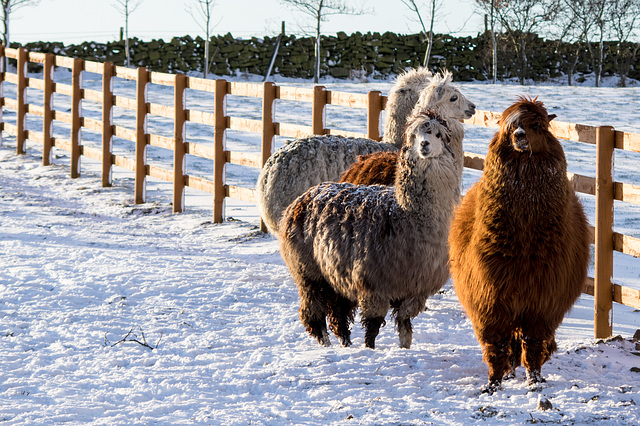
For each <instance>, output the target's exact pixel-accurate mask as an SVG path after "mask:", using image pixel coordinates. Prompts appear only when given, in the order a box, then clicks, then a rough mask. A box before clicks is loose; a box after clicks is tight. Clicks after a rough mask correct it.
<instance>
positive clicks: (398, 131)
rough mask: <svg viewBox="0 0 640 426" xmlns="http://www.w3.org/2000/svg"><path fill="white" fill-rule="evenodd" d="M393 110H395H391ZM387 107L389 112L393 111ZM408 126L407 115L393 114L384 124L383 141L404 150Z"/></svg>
mask: <svg viewBox="0 0 640 426" xmlns="http://www.w3.org/2000/svg"><path fill="white" fill-rule="evenodd" d="M391 109H393V108H391ZM391 109H390V107H389V106H387V110H388V111H389V110H391ZM406 126H407V115H406V114H399V113H391V114H389V115H388V116H387V119H386V120H385V123H384V135H383V141H384V142H387V143H392V144H394V145H395V146H396V147H398V149H399V148H402V144H403V142H404V129H405V127H406Z"/></svg>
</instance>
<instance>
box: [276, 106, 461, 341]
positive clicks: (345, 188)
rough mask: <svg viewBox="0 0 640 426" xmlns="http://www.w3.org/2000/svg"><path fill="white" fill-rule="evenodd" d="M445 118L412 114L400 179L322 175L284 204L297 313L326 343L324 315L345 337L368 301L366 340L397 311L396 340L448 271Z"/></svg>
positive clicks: (404, 337) (454, 188)
mask: <svg viewBox="0 0 640 426" xmlns="http://www.w3.org/2000/svg"><path fill="white" fill-rule="evenodd" d="M450 138H451V133H450V131H449V128H448V127H447V124H446V122H445V121H444V120H443V119H441V118H440V116H438V115H437V113H435V112H433V111H425V112H424V113H423V114H420V115H417V116H416V117H415V118H414V120H413V121H412V122H411V123H409V125H408V126H407V130H406V140H405V144H404V146H403V147H402V150H401V154H400V158H399V160H398V167H397V171H396V175H397V176H396V181H395V185H394V187H386V186H381V185H371V186H366V185H359V186H357V185H353V184H350V183H334V182H326V183H323V184H320V185H317V186H314V187H312V188H310V189H309V190H307V192H305V193H304V194H302V195H301V196H299V197H298V198H297V199H296V200H295V201H294V202H293V203H292V204H291V205H290V206H289V207H288V208H287V210H286V211H285V213H284V215H283V218H282V221H281V223H280V229H281V230H282V232H281V234H280V235H279V238H280V253H281V255H282V258H283V259H284V261H285V263H286V264H287V267H288V268H289V271H290V272H291V275H292V276H293V279H294V281H295V282H296V285H297V286H298V291H299V293H300V319H301V321H302V323H303V324H304V326H305V327H306V329H307V331H308V332H309V334H311V336H313V337H315V338H316V339H318V342H319V343H320V344H322V345H325V346H328V345H329V344H330V341H329V335H328V333H327V318H328V319H329V324H330V327H331V329H332V330H333V332H334V333H335V335H336V336H337V337H338V338H339V339H340V341H341V342H342V344H343V345H344V346H349V345H350V344H351V338H350V335H351V334H350V329H349V326H350V323H351V322H352V321H353V314H354V311H355V309H356V307H360V309H361V310H362V322H363V324H364V327H365V345H366V346H367V347H370V348H374V347H375V339H376V336H377V335H378V332H379V330H380V327H381V326H382V324H383V323H384V318H385V315H386V314H387V312H388V311H389V309H390V308H391V309H392V310H393V313H392V314H393V316H394V317H395V322H396V326H397V328H398V334H399V336H400V346H401V347H403V348H409V347H410V346H411V339H412V331H411V330H412V328H411V319H412V318H414V317H415V316H417V315H418V314H419V313H420V312H422V311H424V308H425V303H426V300H427V298H428V297H429V296H431V295H432V294H434V293H435V292H437V291H438V290H439V289H440V288H441V287H442V286H443V285H444V283H445V282H446V281H447V280H448V279H449V268H448V264H447V262H448V247H447V237H448V234H449V224H450V221H451V214H452V213H453V209H454V207H455V206H456V205H457V203H458V201H459V200H460V176H459V174H458V169H457V164H456V161H455V156H454V154H453V151H452V150H451V147H450V146H449V142H450Z"/></svg>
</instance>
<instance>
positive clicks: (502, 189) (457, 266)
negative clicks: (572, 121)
mask: <svg viewBox="0 0 640 426" xmlns="http://www.w3.org/2000/svg"><path fill="white" fill-rule="evenodd" d="M553 118H555V115H548V113H547V110H546V109H545V108H544V105H543V103H542V102H540V101H538V100H537V98H534V99H530V98H525V97H520V98H518V102H516V103H515V104H513V105H511V106H510V107H508V108H507V109H506V110H505V111H504V113H503V114H502V118H501V119H500V121H499V124H500V129H499V130H498V132H497V133H496V135H495V136H494V137H493V139H492V141H491V144H490V145H489V152H488V154H487V158H486V162H485V166H484V172H483V175H482V178H481V179H480V180H479V181H478V182H477V183H476V184H475V185H474V186H473V187H472V188H471V189H469V191H468V192H467V194H466V195H465V196H464V197H463V199H462V201H461V203H460V206H459V207H458V208H457V209H456V211H455V213H454V219H453V222H452V225H451V231H450V235H449V245H450V259H451V272H452V275H453V281H454V288H455V291H456V294H457V295H458V298H459V299H460V302H461V304H462V306H463V307H464V309H465V311H466V313H467V315H468V316H469V319H470V320H471V323H472V324H473V327H474V330H475V334H476V337H477V338H478V341H479V343H480V345H481V347H482V349H483V358H484V361H485V362H486V363H487V364H488V367H489V382H488V384H487V385H485V386H484V387H483V389H482V390H483V392H488V393H493V392H495V391H496V390H497V389H499V388H500V385H501V383H502V380H503V377H504V376H505V375H506V376H507V378H509V377H515V370H516V368H517V367H518V366H520V364H521V363H522V364H523V365H524V366H525V368H526V372H527V382H528V384H529V385H530V386H536V385H537V384H538V383H540V382H542V381H543V379H542V375H541V367H542V365H543V364H544V363H545V362H546V361H547V360H549V358H550V356H551V354H552V353H553V352H554V351H555V350H556V342H555V330H556V329H557V327H558V326H559V325H560V323H561V322H562V319H563V318H564V315H565V314H566V312H567V311H568V310H569V309H570V308H571V306H572V305H573V303H574V302H575V300H576V299H577V298H578V296H579V295H580V293H581V291H582V288H583V285H584V281H585V279H586V276H587V265H588V261H589V229H588V226H587V220H586V218H585V215H584V212H583V210H582V206H581V204H580V202H579V200H578V198H577V197H576V195H575V193H574V191H573V189H572V186H571V184H570V182H569V180H568V179H567V163H566V159H565V156H564V152H563V150H562V146H561V145H560V143H559V142H558V140H557V139H556V138H555V137H554V136H553V135H552V134H551V133H550V132H549V122H550V121H551V120H552V119H553Z"/></svg>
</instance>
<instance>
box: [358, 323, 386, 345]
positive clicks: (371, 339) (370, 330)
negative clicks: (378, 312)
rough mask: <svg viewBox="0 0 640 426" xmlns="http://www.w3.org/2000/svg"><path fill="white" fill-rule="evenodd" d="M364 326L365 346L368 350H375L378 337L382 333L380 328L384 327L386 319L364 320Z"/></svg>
mask: <svg viewBox="0 0 640 426" xmlns="http://www.w3.org/2000/svg"><path fill="white" fill-rule="evenodd" d="M362 325H364V345H365V346H366V347H367V348H371V349H375V347H376V337H377V336H378V333H379V332H380V327H381V326H383V325H384V317H373V318H366V317H365V318H363V319H362Z"/></svg>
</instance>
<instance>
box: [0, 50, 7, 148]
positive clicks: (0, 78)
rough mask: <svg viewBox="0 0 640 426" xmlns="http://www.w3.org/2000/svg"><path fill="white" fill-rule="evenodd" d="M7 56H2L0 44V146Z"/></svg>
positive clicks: (2, 128) (0, 143)
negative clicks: (3, 85)
mask: <svg viewBox="0 0 640 426" xmlns="http://www.w3.org/2000/svg"><path fill="white" fill-rule="evenodd" d="M6 61H7V58H5V56H4V46H3V45H1V44H0V102H2V103H1V104H0V147H2V131H3V130H4V117H3V116H2V113H3V111H4V93H3V91H2V82H4V71H5V69H4V66H5V63H6Z"/></svg>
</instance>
